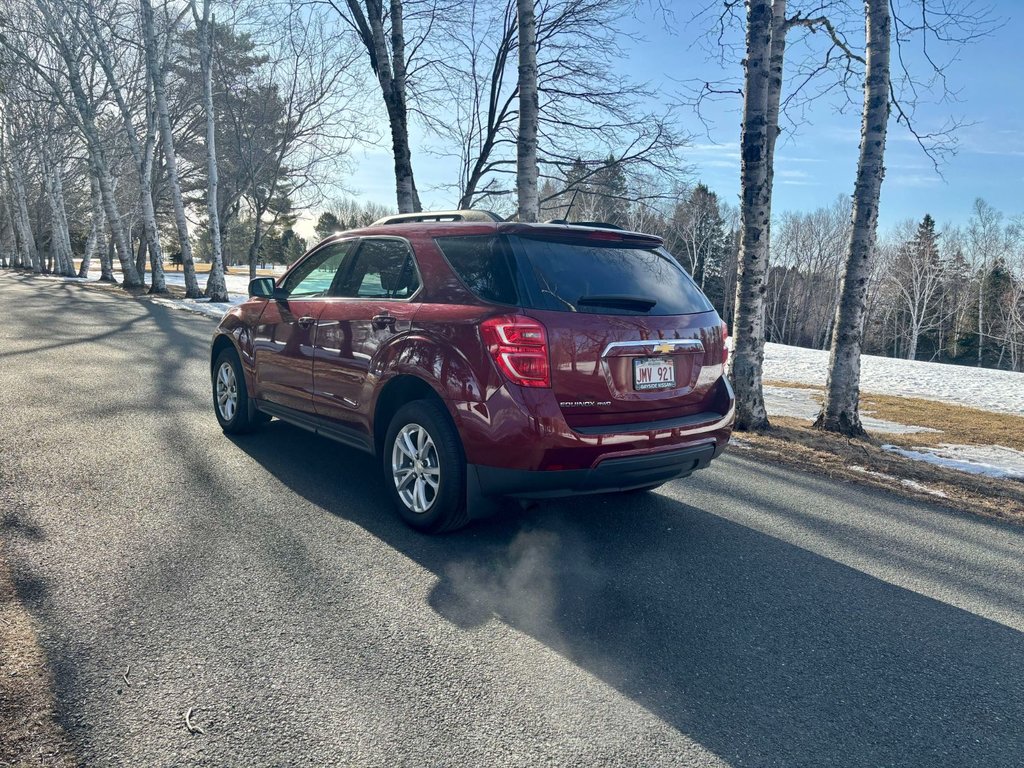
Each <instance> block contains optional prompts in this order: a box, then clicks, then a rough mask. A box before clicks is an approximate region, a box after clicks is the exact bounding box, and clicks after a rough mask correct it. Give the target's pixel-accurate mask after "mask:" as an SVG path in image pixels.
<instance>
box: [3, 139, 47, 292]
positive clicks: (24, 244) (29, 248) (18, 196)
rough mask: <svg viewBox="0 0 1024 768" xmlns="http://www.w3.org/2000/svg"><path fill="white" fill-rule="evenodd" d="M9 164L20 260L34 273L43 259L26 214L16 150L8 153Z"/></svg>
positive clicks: (20, 169) (41, 268) (23, 183)
mask: <svg viewBox="0 0 1024 768" xmlns="http://www.w3.org/2000/svg"><path fill="white" fill-rule="evenodd" d="M7 159H8V162H9V163H10V166H11V189H12V191H13V192H14V219H15V223H16V225H17V227H18V235H19V238H20V240H21V251H22V253H21V256H22V262H23V263H24V265H25V266H26V267H31V268H32V271H33V272H35V273H37V274H38V273H40V272H42V271H43V261H42V259H41V258H40V256H39V251H38V250H37V249H36V236H35V233H34V232H33V231H32V219H31V218H29V215H28V198H27V196H26V194H25V172H24V170H22V167H21V160H20V159H19V158H18V156H17V151H16V150H15V151H14V152H10V153H8V156H7Z"/></svg>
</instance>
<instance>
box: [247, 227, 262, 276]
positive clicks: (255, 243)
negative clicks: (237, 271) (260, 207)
mask: <svg viewBox="0 0 1024 768" xmlns="http://www.w3.org/2000/svg"><path fill="white" fill-rule="evenodd" d="M254 230H255V231H254V232H253V236H252V242H251V243H250V244H249V279H250V280H255V279H256V257H257V256H258V255H259V252H260V244H261V243H262V242H263V227H262V226H260V216H257V217H256V223H255V225H254Z"/></svg>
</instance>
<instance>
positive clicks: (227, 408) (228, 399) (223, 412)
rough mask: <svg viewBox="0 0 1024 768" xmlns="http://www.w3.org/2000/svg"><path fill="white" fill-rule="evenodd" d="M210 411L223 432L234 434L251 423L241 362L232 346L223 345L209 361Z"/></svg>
mask: <svg viewBox="0 0 1024 768" xmlns="http://www.w3.org/2000/svg"><path fill="white" fill-rule="evenodd" d="M213 411H214V413H215V414H216V415H217V421H218V422H220V426H221V429H223V430H224V432H225V433H226V434H229V435H238V434H241V433H243V432H248V431H249V430H251V429H252V428H253V426H254V424H253V420H252V419H251V418H250V415H249V391H248V389H247V388H246V386H245V376H244V374H243V373H242V363H241V361H240V360H239V359H238V353H236V352H235V350H234V349H224V350H222V351H221V353H220V354H219V355H217V359H216V361H214V364H213Z"/></svg>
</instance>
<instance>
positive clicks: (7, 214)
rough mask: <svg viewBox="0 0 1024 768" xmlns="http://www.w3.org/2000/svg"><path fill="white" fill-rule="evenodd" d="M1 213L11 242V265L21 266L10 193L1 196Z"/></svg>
mask: <svg viewBox="0 0 1024 768" xmlns="http://www.w3.org/2000/svg"><path fill="white" fill-rule="evenodd" d="M2 199H3V206H4V210H3V214H4V221H5V222H6V225H5V229H6V230H7V235H8V241H9V242H10V244H11V264H10V265H11V266H12V267H15V268H18V267H20V266H21V254H20V253H19V249H18V228H17V225H16V224H15V223H14V214H13V213H12V212H11V205H10V195H8V194H4V195H3V197H2Z"/></svg>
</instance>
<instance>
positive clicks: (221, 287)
mask: <svg viewBox="0 0 1024 768" xmlns="http://www.w3.org/2000/svg"><path fill="white" fill-rule="evenodd" d="M192 15H193V17H195V20H196V27H197V30H198V33H199V61H200V67H201V68H202V73H203V109H204V111H205V112H206V169H207V175H208V179H207V192H206V210H207V213H208V215H209V218H210V221H209V225H210V244H211V248H210V253H211V259H210V275H209V277H208V278H207V281H206V296H207V297H208V298H209V299H210V301H227V300H228V287H227V283H226V282H225V280H224V254H223V251H222V250H221V239H220V215H219V213H218V210H217V141H216V130H215V129H216V122H215V120H216V118H215V113H214V111H213V25H214V19H213V17H212V15H211V14H210V0H203V15H202V17H200V16H199V13H198V11H197V10H196V6H195V0H193V2H192Z"/></svg>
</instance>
